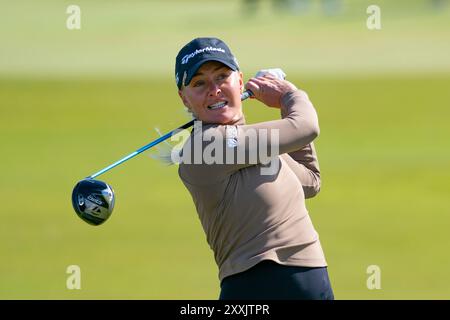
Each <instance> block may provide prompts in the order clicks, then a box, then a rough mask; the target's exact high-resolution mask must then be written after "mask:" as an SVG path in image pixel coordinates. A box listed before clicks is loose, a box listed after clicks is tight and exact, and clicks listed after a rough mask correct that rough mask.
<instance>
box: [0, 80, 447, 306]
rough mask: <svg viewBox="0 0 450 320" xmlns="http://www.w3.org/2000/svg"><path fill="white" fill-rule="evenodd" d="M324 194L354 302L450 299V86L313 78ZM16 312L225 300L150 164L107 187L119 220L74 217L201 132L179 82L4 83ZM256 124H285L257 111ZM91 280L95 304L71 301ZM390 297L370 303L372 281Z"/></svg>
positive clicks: (9, 279)
mask: <svg viewBox="0 0 450 320" xmlns="http://www.w3.org/2000/svg"><path fill="white" fill-rule="evenodd" d="M292 81H293V82H295V83H297V84H300V83H301V84H302V85H301V86H302V87H303V88H304V89H305V90H307V91H308V93H309V95H310V97H311V99H312V100H313V102H314V103H315V106H316V108H317V110H318V113H319V117H320V124H321V135H320V137H319V138H318V140H317V149H318V154H319V159H320V164H321V169H322V174H323V189H322V191H321V193H320V194H319V195H318V196H317V197H316V198H313V199H311V200H309V201H308V209H309V210H310V214H311V217H312V219H313V222H314V224H315V227H316V229H317V230H318V232H319V233H320V236H321V241H322V245H323V247H324V250H325V253H326V257H327V260H328V263H329V271H330V276H331V279H332V282H333V285H334V290H335V294H336V297H337V298H339V299H348V298H352V299H391V298H397V299H409V298H425V299H432V298H437V299H444V298H448V297H449V296H450V289H449V286H448V283H449V282H450V275H449V274H448V273H447V270H449V268H450V258H449V257H448V255H447V254H446V252H447V245H448V241H449V240H450V239H449V236H448V232H447V226H448V224H449V222H450V220H449V217H448V212H449V211H450V202H449V200H448V193H449V191H450V190H449V189H450V187H449V185H448V181H449V178H450V170H449V169H450V151H449V150H450V148H449V142H448V141H449V140H448V138H449V137H450V129H449V127H448V126H447V125H446V121H447V120H446V119H448V117H449V111H448V108H447V106H448V105H449V103H450V92H449V91H448V89H447V88H448V87H449V86H450V76H432V75H428V76H424V75H421V76H417V77H406V76H405V77H400V76H398V77H365V78H342V79H336V78H323V79H318V78H304V77H293V78H292ZM0 95H1V96H2V108H1V109H0V112H1V114H0V119H1V120H0V142H1V145H2V159H1V163H0V168H1V171H2V172H1V176H2V179H1V180H0V194H1V198H2V208H1V216H2V221H3V222H2V224H1V225H0V243H1V251H2V264H0V284H1V285H0V298H3V299H5V298H6V299H15V298H25V299H29V298H38V299H48V298H58V299H59V298H63V299H65V298H75V299H81V298H86V299H91V298H106V299H108V298H125V299H127V298H135V299H215V298H217V296H218V279H217V269H216V266H215V264H214V260H213V256H212V253H211V251H210V249H209V248H208V246H207V244H206V241H205V237H204V235H203V231H202V229H201V225H200V223H199V221H198V219H197V216H196V212H195V209H194V206H193V204H192V202H191V199H190V196H189V194H188V192H187V190H185V188H184V186H183V185H182V184H181V182H180V181H179V180H178V177H177V173H176V167H165V166H163V165H161V164H159V163H158V162H156V161H155V160H153V159H151V158H150V157H149V154H148V153H145V154H143V155H141V156H139V157H138V158H136V159H134V160H131V161H129V162H127V163H126V164H124V165H123V166H121V167H118V168H116V169H114V170H113V171H111V172H109V173H107V174H105V176H103V177H102V179H103V180H106V181H107V182H109V183H110V184H111V185H112V186H113V187H114V188H115V191H116V196H117V206H116V208H115V211H114V213H113V215H112V217H111V219H110V220H109V221H108V222H107V223H105V224H104V225H102V226H100V227H92V226H89V225H87V224H85V223H84V222H83V221H81V220H80V219H78V218H77V217H76V215H75V213H74V212H73V210H72V207H71V203H70V194H71V191H72V188H73V186H74V184H75V183H76V181H78V180H79V179H81V178H83V177H84V176H86V175H88V174H91V173H93V172H95V171H96V170H98V169H100V168H102V167H104V166H106V165H107V164H109V163H111V162H112V161H114V160H116V159H118V158H120V157H122V156H123V155H125V154H127V153H129V152H131V151H133V150H134V149H136V148H138V147H140V146H142V145H144V144H146V143H147V142H148V141H150V140H152V139H153V138H155V137H156V136H157V135H156V133H155V132H154V130H153V128H154V126H159V128H160V129H161V130H162V131H163V132H166V131H168V130H171V129H173V128H175V127H176V126H178V125H179V124H181V123H184V122H185V121H186V120H187V119H186V118H185V117H184V115H183V112H182V109H183V108H182V106H181V104H180V102H179V101H178V97H177V95H176V92H175V90H174V86H173V84H172V81H171V80H167V81H161V79H158V80H152V79H147V80H144V79H135V80H133V79H128V80H118V79H117V80H115V79H106V80H102V79H97V80H93V79H91V80H82V79H78V80H76V79H72V80H36V79H28V80H26V79H15V80H11V79H3V80H1V81H0ZM245 105H246V107H245V110H246V113H247V118H248V121H249V122H256V121H262V120H267V119H273V118H275V117H277V116H278V115H277V112H275V111H274V110H271V109H268V108H264V107H262V106H260V105H258V103H257V102H255V101H248V102H245ZM71 264H76V265H79V266H80V267H81V272H82V284H81V285H82V290H79V291H76V290H75V291H70V290H67V289H66V287H65V283H66V279H67V276H68V275H67V274H66V273H65V271H66V268H67V266H69V265H71ZM371 264H376V265H379V266H380V267H381V271H382V290H375V291H370V290H368V289H367V288H366V286H365V284H366V279H367V275H366V268H367V267H368V266H369V265H371Z"/></svg>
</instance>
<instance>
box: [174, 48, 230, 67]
mask: <svg viewBox="0 0 450 320" xmlns="http://www.w3.org/2000/svg"><path fill="white" fill-rule="evenodd" d="M205 51H220V52H223V53H225V50H223V49H222V48H213V47H206V48H203V49H197V50H195V51H194V52H192V53H189V54H187V55H185V56H184V57H183V58H181V64H186V63H188V61H189V59H190V58H193V57H195V56H196V55H197V54H199V53H203V52H205Z"/></svg>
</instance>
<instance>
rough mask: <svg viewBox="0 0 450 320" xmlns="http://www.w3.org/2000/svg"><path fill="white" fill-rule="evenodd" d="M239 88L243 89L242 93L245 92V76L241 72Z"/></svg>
mask: <svg viewBox="0 0 450 320" xmlns="http://www.w3.org/2000/svg"><path fill="white" fill-rule="evenodd" d="M239 87H240V88H241V93H242V92H244V74H243V73H242V72H241V71H239Z"/></svg>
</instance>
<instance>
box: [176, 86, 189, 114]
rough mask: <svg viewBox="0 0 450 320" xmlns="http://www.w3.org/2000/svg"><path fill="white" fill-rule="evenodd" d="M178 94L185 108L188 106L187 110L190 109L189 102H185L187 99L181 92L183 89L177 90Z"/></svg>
mask: <svg viewBox="0 0 450 320" xmlns="http://www.w3.org/2000/svg"><path fill="white" fill-rule="evenodd" d="M178 95H179V96H180V98H181V100H182V101H183V104H184V106H185V107H186V108H188V109H189V110H191V107H189V104H188V102H187V100H186V97H185V96H184V94H183V91H181V90H178Z"/></svg>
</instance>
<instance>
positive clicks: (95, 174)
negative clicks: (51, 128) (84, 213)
mask: <svg viewBox="0 0 450 320" xmlns="http://www.w3.org/2000/svg"><path fill="white" fill-rule="evenodd" d="M250 96H252V92H251V91H249V90H247V91H244V93H242V95H241V100H242V101H243V100H245V99H247V98H249V97H250ZM194 121H195V120H191V121H189V122H188V123H186V124H184V125H182V126H181V127H178V128H177V129H175V130H172V131H170V132H169V133H166V134H165V135H163V136H161V137H159V138H158V139H156V140H153V141H152V142H150V143H149V144H147V145H145V146H143V147H142V148H140V149H137V150H136V151H134V152H133V153H130V154H129V155H127V156H125V157H123V158H122V159H120V160H118V161H116V162H114V163H113V164H111V165H109V166H107V167H106V168H103V169H102V170H100V171H98V172H96V173H94V174H93V175H90V176H89V177H87V179H94V178H96V177H98V176H99V175H101V174H104V173H105V172H107V171H109V170H111V169H112V168H115V167H117V166H118V165H120V164H122V163H124V162H125V161H128V160H130V159H131V158H134V157H135V156H137V155H138V154H140V153H142V152H144V151H145V150H148V149H150V148H152V147H154V146H156V145H157V144H159V143H161V142H163V141H164V140H166V139H168V138H170V137H171V136H172V135H173V134H174V133H176V132H178V131H179V130H183V129H187V128H190V127H192V126H193V125H194Z"/></svg>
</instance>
